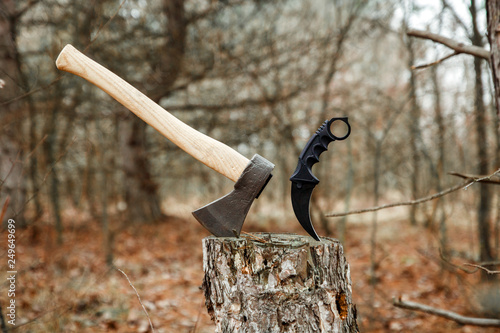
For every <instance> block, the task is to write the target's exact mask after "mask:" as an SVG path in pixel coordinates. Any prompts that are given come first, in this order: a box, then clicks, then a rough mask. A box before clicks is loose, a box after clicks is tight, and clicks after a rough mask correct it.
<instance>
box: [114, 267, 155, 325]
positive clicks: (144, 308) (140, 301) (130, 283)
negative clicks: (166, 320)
mask: <svg viewBox="0 0 500 333" xmlns="http://www.w3.org/2000/svg"><path fill="white" fill-rule="evenodd" d="M115 268H116V269H117V270H118V271H119V272H120V273H122V274H123V275H125V278H126V279H127V281H128V284H129V285H130V286H131V287H132V289H134V291H135V294H136V295H137V299H139V303H141V305H142V309H143V310H144V313H145V314H146V316H147V317H148V320H149V326H150V327H151V332H153V333H154V332H155V329H154V327H153V323H152V322H151V318H150V317H149V314H148V311H147V310H146V307H145V306H144V304H143V303H142V300H141V296H139V293H138V292H137V289H135V287H134V285H133V284H132V282H130V279H129V278H128V276H127V274H125V272H124V271H122V270H121V269H119V268H117V267H115Z"/></svg>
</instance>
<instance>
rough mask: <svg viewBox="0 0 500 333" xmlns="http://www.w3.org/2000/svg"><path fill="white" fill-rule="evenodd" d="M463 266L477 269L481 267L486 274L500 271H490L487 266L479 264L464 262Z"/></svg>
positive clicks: (499, 272)
mask: <svg viewBox="0 0 500 333" xmlns="http://www.w3.org/2000/svg"><path fill="white" fill-rule="evenodd" d="M464 266H471V267H476V268H478V269H482V270H483V271H485V272H486V273H488V274H491V275H494V274H500V271H492V270H489V269H488V268H486V267H483V266H481V265H476V264H467V263H466V264H464Z"/></svg>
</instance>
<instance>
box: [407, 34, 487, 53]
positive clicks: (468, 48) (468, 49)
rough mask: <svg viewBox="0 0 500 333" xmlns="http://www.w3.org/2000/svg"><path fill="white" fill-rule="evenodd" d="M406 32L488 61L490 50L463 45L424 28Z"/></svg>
mask: <svg viewBox="0 0 500 333" xmlns="http://www.w3.org/2000/svg"><path fill="white" fill-rule="evenodd" d="M406 34H407V35H408V36H411V37H417V38H423V39H429V40H432V41H433V42H436V43H439V44H443V45H445V46H447V47H449V48H450V49H452V50H454V51H455V52H456V53H457V54H458V53H466V54H470V55H473V56H475V57H479V58H483V59H485V60H487V61H490V51H488V50H486V49H483V48H482V47H478V46H475V45H465V44H464V43H461V42H457V41H456V40H453V39H451V38H448V37H444V36H441V35H438V34H435V33H432V32H429V31H424V30H415V29H411V30H408V32H407V33H406Z"/></svg>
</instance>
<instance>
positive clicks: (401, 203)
mask: <svg viewBox="0 0 500 333" xmlns="http://www.w3.org/2000/svg"><path fill="white" fill-rule="evenodd" d="M475 182H476V181H475V180H473V179H468V180H466V181H465V182H463V183H461V184H458V185H455V186H453V187H450V188H448V189H446V190H444V191H441V192H439V193H435V194H433V195H430V196H427V197H423V198H420V199H417V200H411V201H403V202H396V203H391V204H386V205H382V206H377V207H371V208H365V209H358V210H352V211H349V212H344V213H330V214H326V215H325V216H326V217H340V216H346V215H354V214H362V213H368V212H375V211H377V210H381V209H386V208H393V207H399V206H411V205H418V204H421V203H424V202H427V201H431V200H434V199H437V198H440V197H442V196H445V195H447V194H450V193H452V192H455V191H458V190H460V189H462V188H466V187H467V186H469V185H470V184H472V183H475Z"/></svg>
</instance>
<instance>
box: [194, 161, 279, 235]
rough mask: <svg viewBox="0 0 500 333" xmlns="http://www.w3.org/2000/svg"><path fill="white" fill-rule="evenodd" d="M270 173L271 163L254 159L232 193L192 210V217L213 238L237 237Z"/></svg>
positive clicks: (272, 165) (272, 166)
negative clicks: (213, 236)
mask: <svg viewBox="0 0 500 333" xmlns="http://www.w3.org/2000/svg"><path fill="white" fill-rule="evenodd" d="M273 169H274V164H273V163H271V162H269V161H268V160H266V159H265V158H263V157H262V156H260V155H257V154H256V155H254V157H252V159H251V160H250V162H249V163H248V165H247V167H246V168H245V169H244V170H243V172H242V174H241V175H240V178H239V179H238V180H237V181H236V183H235V184H234V190H233V191H231V192H230V193H229V194H227V195H225V196H223V197H222V198H220V199H217V200H215V201H214V202H212V203H210V204H208V205H206V206H204V207H202V208H200V209H198V210H195V211H194V212H193V215H194V217H195V218H196V219H197V220H198V222H200V223H201V225H203V226H204V227H205V228H206V229H208V231H210V232H211V233H212V234H214V235H215V236H218V237H237V236H239V234H240V231H241V227H242V226H243V222H245V218H246V216H247V213H248V211H249V210H250V207H251V206H252V203H253V200H254V199H256V198H257V197H258V196H259V194H260V193H261V192H262V190H263V189H264V187H265V186H266V185H267V183H268V182H269V180H270V179H271V177H272V175H271V171H272V170H273Z"/></svg>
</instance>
